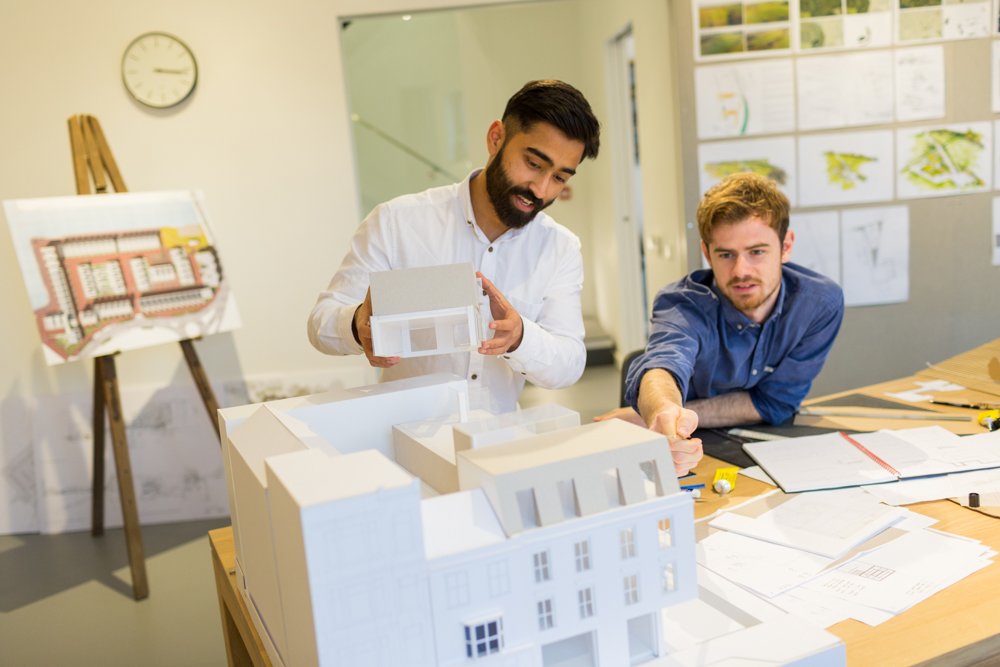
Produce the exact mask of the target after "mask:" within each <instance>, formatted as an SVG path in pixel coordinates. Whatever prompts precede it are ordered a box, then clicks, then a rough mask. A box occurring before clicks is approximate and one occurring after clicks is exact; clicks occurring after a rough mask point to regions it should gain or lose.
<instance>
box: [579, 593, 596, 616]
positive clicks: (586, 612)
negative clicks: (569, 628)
mask: <svg viewBox="0 0 1000 667" xmlns="http://www.w3.org/2000/svg"><path fill="white" fill-rule="evenodd" d="M576 597H577V600H578V601H579V603H580V618H590V617H591V616H593V615H594V591H593V590H592V589H590V588H584V589H582V590H579V591H577V592H576Z"/></svg>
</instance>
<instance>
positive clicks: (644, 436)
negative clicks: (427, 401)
mask: <svg viewBox="0 0 1000 667" xmlns="http://www.w3.org/2000/svg"><path fill="white" fill-rule="evenodd" d="M669 451H670V449H669V447H668V446H667V444H666V441H665V438H664V437H663V436H661V435H659V434H657V433H654V432H652V431H650V430H648V429H645V428H642V427H639V426H636V425H634V424H629V423H626V422H624V421H622V420H620V419H612V420H609V421H605V422H598V423H594V424H587V425H585V426H580V427H578V428H575V429H567V430H562V431H556V432H553V433H546V434H543V435H536V436H533V437H530V438H523V439H521V440H515V441H513V442H509V443H506V444H503V445H494V446H493V447H487V448H484V449H470V450H467V451H463V452H458V453H457V460H458V480H459V488H462V489H469V488H477V487H478V488H482V489H483V490H484V491H485V492H486V495H487V497H488V498H489V499H490V502H491V503H492V505H493V507H494V508H495V509H496V511H497V514H498V515H499V516H500V522H501V524H503V527H504V530H505V531H506V532H507V534H508V535H514V534H516V533H519V532H521V531H523V530H525V529H526V528H531V527H534V525H532V514H533V515H534V518H535V520H534V524H535V525H541V526H548V525H552V524H555V523H559V522H560V521H563V520H565V519H567V518H571V516H587V515H590V514H593V513H595V512H602V511H605V510H608V509H612V508H614V507H618V506H620V505H630V504H633V503H637V502H641V501H643V500H646V499H647V498H646V484H645V481H646V476H645V474H644V473H643V470H642V467H641V466H642V464H647V468H648V469H651V470H654V471H655V477H656V479H655V487H654V488H655V490H656V493H657V495H661V496H662V495H669V494H671V493H675V492H678V491H679V490H680V488H679V486H678V485H677V477H676V475H675V474H674V469H673V465H671V464H670V461H669ZM608 480H610V481H611V482H612V484H611V489H610V491H609V489H608V486H607V485H608ZM556 481H558V482H561V483H562V484H563V488H566V489H568V491H567V492H568V493H571V494H572V503H566V502H564V501H563V500H561V499H560V497H559V493H558V491H557V489H558V488H559V485H558V484H554V483H553V482H556ZM526 490H530V496H531V497H530V499H529V500H528V502H529V503H530V504H532V505H533V507H532V508H531V510H530V511H525V509H524V504H525V496H524V494H525V493H526ZM569 490H571V491H569ZM519 493H520V497H519ZM568 504H569V505H571V506H570V507H567V505H568ZM571 511H572V514H571V513H570V512H571Z"/></svg>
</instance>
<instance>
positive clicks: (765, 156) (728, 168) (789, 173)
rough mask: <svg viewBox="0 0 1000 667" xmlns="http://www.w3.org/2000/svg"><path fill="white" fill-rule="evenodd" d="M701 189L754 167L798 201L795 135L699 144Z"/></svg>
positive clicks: (789, 196)
mask: <svg viewBox="0 0 1000 667" xmlns="http://www.w3.org/2000/svg"><path fill="white" fill-rule="evenodd" d="M698 166H699V168H700V183H701V191H702V193H704V192H705V191H706V190H708V189H709V188H710V187H712V186H713V185H715V184H716V183H718V182H719V181H721V180H722V179H724V178H725V177H726V176H729V175H730V174H734V173H737V172H743V171H753V172H756V173H758V174H761V175H763V176H767V177H768V178H770V179H771V180H772V181H774V182H775V183H777V184H778V187H779V188H781V191H782V192H784V193H785V195H787V196H788V199H789V200H790V201H791V203H792V206H795V205H796V204H797V187H796V168H795V139H793V138H792V137H771V138H767V139H744V140H742V141H717V142H713V143H708V144H701V145H700V146H698Z"/></svg>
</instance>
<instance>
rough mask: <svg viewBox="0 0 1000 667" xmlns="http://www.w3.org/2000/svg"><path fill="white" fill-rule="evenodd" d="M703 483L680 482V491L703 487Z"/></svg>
mask: <svg viewBox="0 0 1000 667" xmlns="http://www.w3.org/2000/svg"><path fill="white" fill-rule="evenodd" d="M704 488H705V485H704V484H681V491H694V490H695V489H704Z"/></svg>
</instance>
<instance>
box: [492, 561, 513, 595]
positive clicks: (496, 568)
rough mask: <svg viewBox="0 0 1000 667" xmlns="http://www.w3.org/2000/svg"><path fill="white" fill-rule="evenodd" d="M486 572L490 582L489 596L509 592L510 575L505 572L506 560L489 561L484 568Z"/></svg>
mask: <svg viewBox="0 0 1000 667" xmlns="http://www.w3.org/2000/svg"><path fill="white" fill-rule="evenodd" d="M486 574H487V578H488V579H489V582H490V596H491V597H497V596H498V595H506V594H507V593H510V576H509V575H508V574H507V561H505V560H498V561H496V562H494V563H490V564H489V565H488V566H487V568H486Z"/></svg>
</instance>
